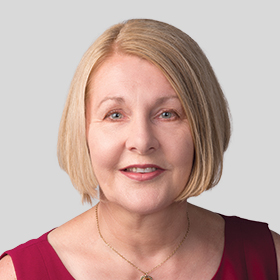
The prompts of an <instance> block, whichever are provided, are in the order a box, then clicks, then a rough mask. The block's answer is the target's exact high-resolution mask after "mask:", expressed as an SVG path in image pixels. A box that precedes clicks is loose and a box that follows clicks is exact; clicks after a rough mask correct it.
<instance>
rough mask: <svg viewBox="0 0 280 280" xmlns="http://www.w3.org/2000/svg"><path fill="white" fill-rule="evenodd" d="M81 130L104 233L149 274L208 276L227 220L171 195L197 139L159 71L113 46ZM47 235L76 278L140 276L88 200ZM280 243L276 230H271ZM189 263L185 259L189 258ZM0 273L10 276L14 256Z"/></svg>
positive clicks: (94, 82)
mask: <svg viewBox="0 0 280 280" xmlns="http://www.w3.org/2000/svg"><path fill="white" fill-rule="evenodd" d="M89 95H90V96H89V100H88V101H87V114H86V118H87V139H88V146H89V150H90V155H91V159H92V165H93V170H94V172H95V175H96V177H97V179H98V181H99V184H100V187H101V189H102V192H101V201H100V204H99V223H100V229H101V231H102V234H103V236H104V238H105V239H106V241H108V242H109V243H110V244H111V245H113V247H114V248H116V249H117V250H118V251H120V252H121V253H122V254H123V255H124V256H125V257H126V258H127V259H129V260H130V261H132V262H133V263H134V264H136V265H137V266H139V267H140V268H141V269H143V270H145V271H147V270H150V269H152V268H153V267H155V266H156V265H158V264H159V263H161V262H162V261H163V260H164V259H166V257H167V256H168V255H170V254H171V252H172V251H173V250H174V248H175V247H176V246H177V244H178V243H179V242H180V241H181V239H182V237H183V236H184V234H185V232H186V229H187V227H188V223H187V218H186V212H187V211H188V213H189V217H190V221H191V229H190V232H189V235H188V236H187V239H186V240H185V242H184V243H183V245H182V246H181V247H180V249H179V250H178V251H177V252H176V254H175V255H174V256H173V257H172V258H171V259H169V260H168V261H167V262H166V263H164V264H163V265H162V266H161V267H160V268H158V269H156V270H154V271H153V272H152V273H151V276H152V277H154V279H168V278H175V279H178V280H180V279H193V280H196V279H199V280H203V279H205V280H206V279H207V280H209V279H211V278H212V277H213V276H214V274H215V272H216V271H217V269H218V267H219V264H220V261H221V257H222V253H223V245H224V221H223V219H222V218H221V217H220V216H219V215H217V214H214V213H212V212H210V211H207V210H204V209H201V208H198V207H196V206H193V205H191V204H188V203H186V202H183V203H175V202H174V199H176V197H177V196H178V195H179V194H180V193H181V191H182V190H183V189H184V186H185V184H186V182H187V180H188V178H189V174H190V172H191V168H192V161H193V154H194V146H193V141H192V137H191V133H190V127H189V123H188V120H187V118H186V116H185V114H184V111H183V108H182V106H181V104H180V102H179V100H178V98H177V95H176V93H175V92H174V90H173V88H172V87H171V85H170V84H169V82H168V81H167V80H166V78H165V77H164V75H163V74H162V73H161V71H160V70H159V69H158V68H157V67H155V66H154V65H152V64H150V63H149V62H147V61H145V60H143V59H140V58H138V57H135V56H126V55H120V54H116V55H114V56H112V57H110V58H108V59H107V61H105V63H104V64H102V65H101V67H100V68H99V69H98V70H97V71H96V72H95V73H94V75H93V76H92V77H91V80H90V86H89ZM48 238H49V242H50V244H51V245H52V246H53V248H54V249H55V250H56V252H57V254H58V256H59V257H60V259H61V260H62V262H63V264H64V265H65V267H66V268H67V270H68V271H69V272H70V273H71V275H72V276H73V277H74V278H75V279H77V280H80V279H81V280H82V279H83V280H90V279H97V278H102V279H109V280H110V279H140V277H141V276H142V273H141V272H139V271H138V270H137V269H135V268H134V267H132V266H131V265H130V264H128V263H127V262H126V261H124V260H123V259H121V258H120V257H119V256H118V255H117V254H116V253H115V252H113V251H112V250H111V249H110V248H108V247H106V246H105V245H104V243H103V241H102V240H101V239H100V238H99V235H98V232H97V226H96V220H95V208H92V209H90V210H89V211H87V212H85V213H84V214H82V215H80V216H78V217H76V218H75V219H73V220H71V221H70V222H68V223H66V224H64V225H62V226H61V227H59V228H57V229H56V230H54V231H52V232H51V233H50V234H49V236H48ZM273 238H274V241H275V245H276V250H277V252H280V237H279V235H277V234H275V233H273ZM186 263H187V264H188V265H186ZM0 279H3V280H11V279H16V277H15V272H14V268H13V264H12V261H11V258H10V257H9V256H7V257H5V258H3V260H2V261H1V262H0Z"/></svg>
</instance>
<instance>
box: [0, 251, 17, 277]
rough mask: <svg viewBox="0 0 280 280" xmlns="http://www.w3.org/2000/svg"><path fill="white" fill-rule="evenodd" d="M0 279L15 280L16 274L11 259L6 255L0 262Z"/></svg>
mask: <svg viewBox="0 0 280 280" xmlns="http://www.w3.org/2000/svg"><path fill="white" fill-rule="evenodd" d="M0 279H1V280H16V279H17V278H16V273H15V268H14V264H13V261H12V258H11V257H10V256H9V255H6V256H5V257H3V258H2V259H1V260H0Z"/></svg>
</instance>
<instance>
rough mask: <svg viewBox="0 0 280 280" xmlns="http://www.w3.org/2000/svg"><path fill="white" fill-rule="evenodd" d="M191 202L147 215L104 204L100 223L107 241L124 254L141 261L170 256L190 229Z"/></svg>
mask: <svg viewBox="0 0 280 280" xmlns="http://www.w3.org/2000/svg"><path fill="white" fill-rule="evenodd" d="M187 208H188V204H187V202H183V203H173V204H171V205H170V206H168V207H166V208H164V209H162V210H161V211H157V212H155V213H149V214H146V215H143V214H139V213H132V212H130V211H128V210H126V209H124V208H122V207H121V206H119V205H117V204H114V203H109V202H105V203H104V202H100V203H99V205H98V223H99V227H100V231H101V233H102V236H103V238H104V240H106V242H107V243H109V244H110V245H111V246H112V247H113V248H114V249H116V250H119V251H121V252H122V253H123V254H130V253H131V252H133V254H137V256H138V257H140V258H141V256H143V258H145V259H146V258H147V256H149V255H150V256H152V255H156V254H158V253H159V252H162V254H163V255H165V256H166V254H170V252H172V251H173V250H174V249H175V248H176V247H177V246H178V244H179V243H180V241H181V240H182V238H183V237H184V235H185V233H186V231H187V228H188V226H189V225H188V220H187Z"/></svg>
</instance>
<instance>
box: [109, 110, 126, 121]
mask: <svg viewBox="0 0 280 280" xmlns="http://www.w3.org/2000/svg"><path fill="white" fill-rule="evenodd" d="M122 117H123V115H122V114H121V113H120V112H109V113H108V114H107V115H106V118H110V119H112V120H120V119H121V118H122Z"/></svg>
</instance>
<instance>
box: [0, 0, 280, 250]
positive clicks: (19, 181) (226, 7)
mask: <svg viewBox="0 0 280 280" xmlns="http://www.w3.org/2000/svg"><path fill="white" fill-rule="evenodd" d="M163 2H164V1H152V0H150V1H145V0H142V1H137V2H136V1H85V0H79V1H60V0H56V1H54V0H49V1H30V0H26V1H19V0H16V1H2V2H1V4H0V26H1V27H0V28H1V38H0V40H1V44H0V48H1V51H0V74H1V76H0V77H1V82H0V125H1V126H0V127H1V132H0V133H1V138H0V183H1V185H0V188H1V191H0V252H3V251H4V250H6V249H9V248H13V247H15V246H16V245H18V244H20V243H23V242H25V241H27V240H29V239H31V238H37V237H39V236H40V235H42V234H43V233H45V232H46V231H49V230H51V229H52V228H54V227H57V226H59V225H61V224H62V223H64V222H66V221H67V220H69V219H71V218H73V217H75V216H76V215H78V214H80V213H82V212H83V211H85V210H87V209H89V206H88V205H85V206H83V205H82V204H81V202H80V197H79V194H78V193H77V191H76V190H75V189H74V188H73V187H72V185H71V183H70V180H69V178H68V177H67V175H66V174H65V173H64V172H63V171H61V170H60V168H59V166H58V163H57V159H56V140H57V132H58V126H59V121H60V116H61V113H62V110H63V106H64V102H65V99H66V95H67V91H68V88H69V84H70V81H71V79H72V76H73V74H74V71H75V68H76V66H77V65H78V63H79V60H80V59H81V57H82V55H83V53H84V52H85V51H86V49H87V48H88V47H89V46H90V44H91V43H92V42H93V41H94V40H95V39H96V38H97V37H98V36H99V35H100V34H101V33H102V32H103V31H104V30H105V29H106V28H108V27H110V26H111V25H112V24H115V23H118V22H120V21H123V20H125V19H129V18H153V19H157V20H161V21H165V22H168V23H171V24H173V25H175V26H176V27H178V28H180V29H182V30H183V31H185V32H186V33H188V34H189V35H190V36H191V37H193V39H195V40H196V41H197V42H198V43H199V45H200V46H201V47H202V49H203V50H204V51H205V53H206V55H207V56H208V58H209V60H210V62H211V63H212V65H213V68H214V70H215V72H216V74H217V76H218V78H219V80H220V83H221V85H222V88H223V89H224V91H225V94H226V96H227V98H228V101H229V104H230V108H231V111H232V117H233V137H232V140H231V144H230V148H229V150H228V152H227V153H226V156H225V167H224V175H223V177H222V180H221V182H220V184H219V185H218V186H217V187H216V188H214V189H213V190H212V191H209V192H206V193H205V194H203V195H201V196H200V197H198V198H192V199H190V200H189V201H190V202H192V203H194V204H197V205H199V206H202V207H204V208H208V209H210V210H213V211H215V212H219V213H223V214H226V215H238V216H241V217H245V218H248V219H254V220H259V221H265V222H267V223H269V225H270V228H271V229H273V230H275V231H277V232H280V223H279V218H278V217H279V210H280V206H279V190H278V189H279V187H280V183H279V167H280V165H279V158H280V149H279V143H280V134H279V120H280V110H279V65H280V56H279V49H280V44H279V26H280V20H279V9H278V6H277V2H278V1H270V0H268V1H244V0H237V1H224V0H220V1H218V0H211V1H209V0H205V1H198V0H193V1H176V0H173V1H166V3H163ZM229 2H230V3H229ZM101 3H102V4H101Z"/></svg>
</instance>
